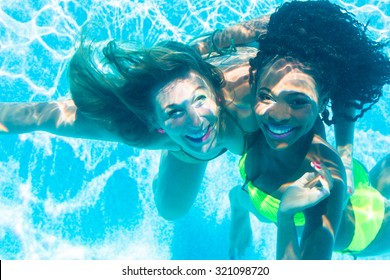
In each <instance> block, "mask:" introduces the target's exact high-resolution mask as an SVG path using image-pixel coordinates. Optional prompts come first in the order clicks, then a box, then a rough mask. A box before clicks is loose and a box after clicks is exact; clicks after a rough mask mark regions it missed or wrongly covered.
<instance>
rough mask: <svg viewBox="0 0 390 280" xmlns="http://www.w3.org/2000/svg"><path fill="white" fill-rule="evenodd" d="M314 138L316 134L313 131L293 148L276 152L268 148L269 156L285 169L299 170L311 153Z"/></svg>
mask: <svg viewBox="0 0 390 280" xmlns="http://www.w3.org/2000/svg"><path fill="white" fill-rule="evenodd" d="M313 137H314V132H313V130H311V131H310V132H309V133H307V134H306V135H304V136H302V137H301V138H300V139H299V140H298V141H297V142H295V143H294V144H293V145H292V146H290V147H287V148H285V149H280V150H274V149H271V148H270V147H269V146H268V156H270V157H271V158H273V159H275V161H276V162H278V164H279V165H282V167H284V168H288V169H291V168H297V166H300V163H301V162H302V161H303V160H304V158H305V157H306V155H307V153H308V152H309V149H310V146H311V143H312V141H313Z"/></svg>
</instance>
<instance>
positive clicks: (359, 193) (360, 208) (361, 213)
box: [239, 154, 385, 254]
mask: <svg viewBox="0 0 390 280" xmlns="http://www.w3.org/2000/svg"><path fill="white" fill-rule="evenodd" d="M246 155H247V154H244V155H243V156H242V158H241V159H240V162H239V169H240V174H241V177H242V178H243V179H244V180H245V185H247V187H248V193H249V196H250V199H251V200H252V203H253V205H254V207H255V208H256V210H257V211H258V212H259V213H260V214H261V215H262V216H264V217H265V218H267V219H268V220H270V221H271V222H274V223H276V222H277V213H278V209H279V204H280V200H279V199H277V198H275V197H273V196H271V195H269V194H267V193H265V192H263V191H262V190H260V189H258V188H257V187H256V186H254V185H253V183H252V182H251V181H250V180H248V179H247V178H246V172H245V159H246ZM353 175H354V185H355V192H354V193H353V195H352V196H351V197H350V202H351V205H352V208H353V211H354V216H355V231H354V237H353V239H352V241H351V243H350V244H349V245H348V247H347V248H346V249H344V250H342V251H340V253H349V254H353V253H354V252H360V251H362V250H364V248H366V247H367V246H368V245H369V244H370V243H371V241H372V240H374V239H375V237H376V235H377V233H378V231H379V230H380V228H381V225H382V222H383V219H384V215H385V203H384V201H385V199H384V198H383V196H382V195H381V194H380V193H379V192H378V191H377V190H376V189H374V188H373V187H372V186H371V184H370V181H369V175H368V172H367V170H366V169H365V168H364V166H363V165H362V164H361V163H360V162H359V161H357V160H356V159H354V160H353ZM245 185H244V186H245ZM294 222H295V225H296V226H303V225H304V224H305V216H304V214H303V213H302V212H299V213H297V214H295V216H294Z"/></svg>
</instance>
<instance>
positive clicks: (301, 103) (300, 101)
mask: <svg viewBox="0 0 390 280" xmlns="http://www.w3.org/2000/svg"><path fill="white" fill-rule="evenodd" d="M290 104H291V105H292V106H305V105H307V104H309V101H308V100H306V99H303V98H299V99H294V100H292V101H291V102H290Z"/></svg>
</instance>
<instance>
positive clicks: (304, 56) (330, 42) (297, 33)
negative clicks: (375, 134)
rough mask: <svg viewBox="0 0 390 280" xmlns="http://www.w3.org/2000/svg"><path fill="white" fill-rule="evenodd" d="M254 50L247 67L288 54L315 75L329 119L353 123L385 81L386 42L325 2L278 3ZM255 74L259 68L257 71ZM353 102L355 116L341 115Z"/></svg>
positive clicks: (389, 72)
mask: <svg viewBox="0 0 390 280" xmlns="http://www.w3.org/2000/svg"><path fill="white" fill-rule="evenodd" d="M258 41H259V52H258V54H257V56H256V58H254V59H252V60H251V67H252V69H261V67H262V66H264V65H265V64H266V63H267V61H269V60H270V59H272V58H273V57H275V56H278V57H287V56H290V57H293V58H295V59H297V60H299V61H300V62H301V63H304V64H306V65H308V66H309V67H311V68H313V69H316V70H317V72H319V73H320V75H319V77H316V80H317V83H319V84H321V86H322V89H323V90H325V91H326V92H328V93H329V98H330V101H331V105H332V111H333V118H332V119H329V112H328V111H327V110H326V111H325V112H324V113H323V115H322V117H323V120H324V122H325V123H327V124H328V125H329V124H332V123H335V122H336V121H337V118H338V117H344V118H346V119H348V120H350V121H356V120H357V119H358V118H360V117H362V116H363V114H364V113H365V112H366V111H367V110H369V109H370V108H371V107H372V105H373V104H375V103H376V102H377V101H378V100H379V98H380V97H381V96H382V90H383V86H384V85H385V84H389V83H390V60H389V57H388V55H387V54H386V52H385V48H386V46H387V45H388V42H387V41H386V42H376V41H374V40H372V39H370V38H369V37H368V35H367V25H364V24H362V23H360V22H358V21H357V20H356V19H355V16H354V15H353V14H351V13H349V12H348V11H347V10H345V9H343V8H342V7H340V6H338V5H336V4H332V3H330V2H328V1H306V2H300V1H293V2H288V3H285V4H283V5H282V6H280V7H279V8H278V9H277V10H276V12H275V13H273V14H272V15H271V17H270V21H269V24H268V27H267V33H266V34H264V35H262V36H260V37H259V40H258ZM258 72H259V71H258ZM351 106H353V107H354V108H356V109H357V110H358V114H357V115H356V116H355V117H354V118H351V117H348V116H347V115H345V114H343V109H344V108H346V107H351Z"/></svg>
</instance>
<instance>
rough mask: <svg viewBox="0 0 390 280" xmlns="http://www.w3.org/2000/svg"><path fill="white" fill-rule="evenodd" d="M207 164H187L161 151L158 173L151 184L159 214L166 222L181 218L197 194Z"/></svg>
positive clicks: (170, 153) (167, 152)
mask: <svg viewBox="0 0 390 280" xmlns="http://www.w3.org/2000/svg"><path fill="white" fill-rule="evenodd" d="M206 167H207V162H200V163H188V162H185V161H183V160H181V159H179V158H177V157H176V156H175V155H173V154H172V152H169V151H163V152H162V154H161V159H160V167H159V172H158V174H157V175H156V177H155V179H154V182H153V190H154V200H155V202H156V205H157V209H158V212H159V214H160V215H161V216H162V217H163V218H165V219H167V220H176V219H179V218H181V217H183V216H184V215H185V214H186V213H187V212H188V211H189V209H190V208H191V206H192V204H193V203H194V201H195V198H196V196H197V194H198V191H199V188H200V185H201V183H202V180H203V176H204V173H205V171H206Z"/></svg>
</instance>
